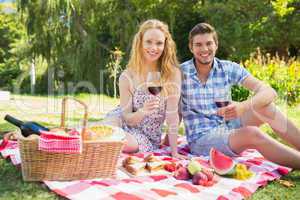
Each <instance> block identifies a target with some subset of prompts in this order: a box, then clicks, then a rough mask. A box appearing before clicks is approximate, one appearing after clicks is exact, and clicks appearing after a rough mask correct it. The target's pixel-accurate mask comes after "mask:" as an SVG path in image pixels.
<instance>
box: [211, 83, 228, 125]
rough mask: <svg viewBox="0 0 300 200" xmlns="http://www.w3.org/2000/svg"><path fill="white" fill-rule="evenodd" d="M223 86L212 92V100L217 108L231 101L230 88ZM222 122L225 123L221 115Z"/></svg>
mask: <svg viewBox="0 0 300 200" xmlns="http://www.w3.org/2000/svg"><path fill="white" fill-rule="evenodd" d="M225 88H226V87H225ZM225 88H223V89H221V90H219V91H215V92H214V102H215V104H216V106H217V107H218V108H222V107H226V106H228V105H229V104H230V103H231V88H230V87H228V88H227V89H225ZM223 123H224V124H225V123H226V119H225V117H223Z"/></svg>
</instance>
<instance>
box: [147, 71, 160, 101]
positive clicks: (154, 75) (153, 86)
mask: <svg viewBox="0 0 300 200" xmlns="http://www.w3.org/2000/svg"><path fill="white" fill-rule="evenodd" d="M147 88H148V91H149V92H150V93H151V94H152V95H154V96H156V95H158V94H159V93H160V92H161V90H162V85H161V75H160V72H148V74H147Z"/></svg>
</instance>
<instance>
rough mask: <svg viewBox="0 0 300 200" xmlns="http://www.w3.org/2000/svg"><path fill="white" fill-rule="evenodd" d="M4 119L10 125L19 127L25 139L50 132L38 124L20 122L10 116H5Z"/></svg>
mask: <svg viewBox="0 0 300 200" xmlns="http://www.w3.org/2000/svg"><path fill="white" fill-rule="evenodd" d="M4 119H5V120H6V121H8V122H9V123H11V124H13V125H15V126H17V127H19V128H20V129H21V133H22V135H23V136H24V137H27V136H29V135H31V134H37V135H40V131H49V129H48V128H46V127H44V126H42V125H40V124H38V123H36V122H23V121H21V120H18V119H16V118H14V117H12V116H10V115H5V117H4Z"/></svg>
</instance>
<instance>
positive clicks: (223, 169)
mask: <svg viewBox="0 0 300 200" xmlns="http://www.w3.org/2000/svg"><path fill="white" fill-rule="evenodd" d="M209 163H210V165H211V166H212V168H214V170H215V171H216V173H218V174H219V175H228V174H231V173H232V172H233V171H234V168H235V162H234V160H233V159H232V158H230V157H228V156H226V155H224V154H223V153H221V152H220V151H218V150H216V149H215V148H211V149H210V160H209Z"/></svg>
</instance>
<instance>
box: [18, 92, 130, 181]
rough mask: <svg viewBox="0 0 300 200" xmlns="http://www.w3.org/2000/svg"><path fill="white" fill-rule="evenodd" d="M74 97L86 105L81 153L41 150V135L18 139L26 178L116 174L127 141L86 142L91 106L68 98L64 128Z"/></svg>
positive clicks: (64, 179)
mask: <svg viewBox="0 0 300 200" xmlns="http://www.w3.org/2000/svg"><path fill="white" fill-rule="evenodd" d="M68 99H73V100H75V101H77V102H78V103H80V104H81V105H82V106H83V107H84V118H83V127H82V132H81V137H82V138H83V139H82V141H83V144H82V149H83V151H82V153H81V154H65V153H49V152H45V151H40V150H38V137H27V138H24V137H22V136H20V137H19V138H18V143H19V148H20V155H21V160H22V164H21V166H22V175H23V179H24V181H43V180H56V181H66V180H80V179H93V178H109V177H114V176H115V173H116V168H117V161H118V158H119V155H120V153H121V149H122V146H123V144H124V140H120V141H101V140H97V141H86V140H84V139H85V132H86V127H87V115H88V114H87V112H88V111H87V106H86V104H84V103H83V102H81V101H79V100H77V99H74V98H70V97H66V98H64V99H63V101H62V114H61V125H60V128H62V129H64V128H65V115H66V104H67V100H68Z"/></svg>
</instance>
